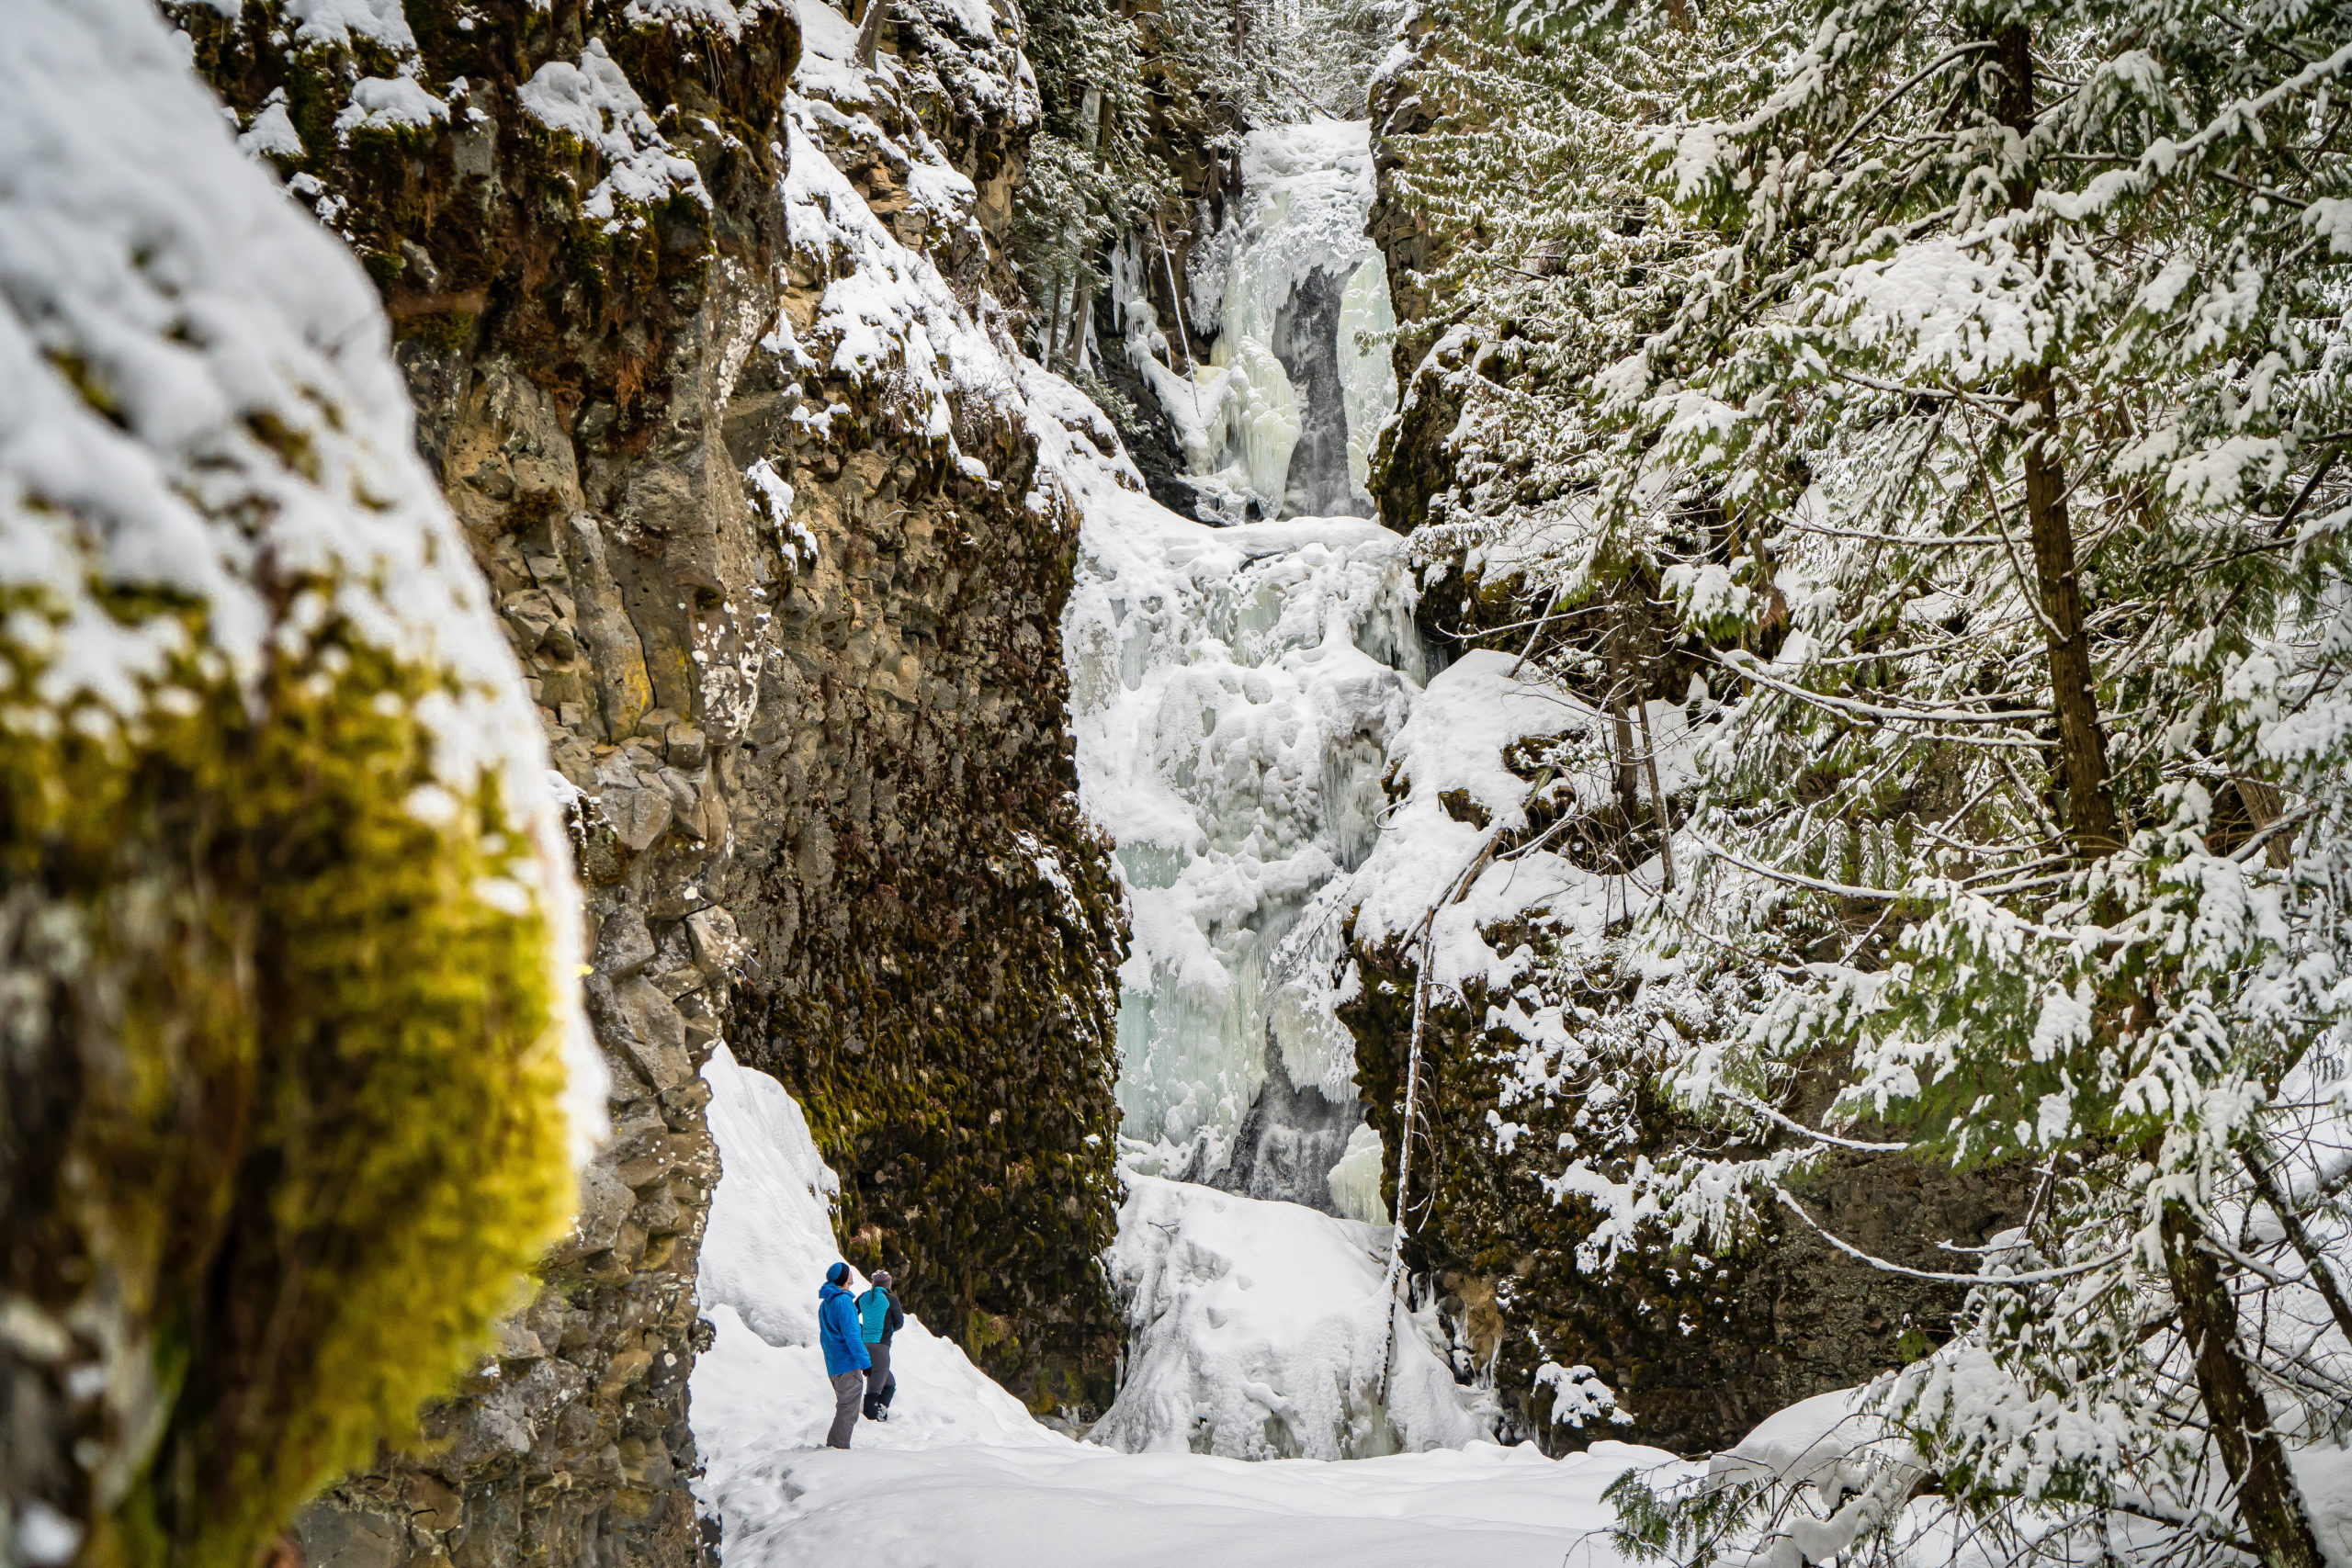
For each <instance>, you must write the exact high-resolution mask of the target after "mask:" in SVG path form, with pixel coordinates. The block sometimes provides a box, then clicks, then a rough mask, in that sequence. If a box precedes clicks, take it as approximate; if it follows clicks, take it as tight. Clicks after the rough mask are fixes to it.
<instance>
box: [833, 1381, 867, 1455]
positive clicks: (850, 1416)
mask: <svg viewBox="0 0 2352 1568" xmlns="http://www.w3.org/2000/svg"><path fill="white" fill-rule="evenodd" d="M832 1384H833V1425H832V1429H831V1430H830V1431H828V1432H827V1433H826V1434H825V1446H826V1447H827V1448H829V1449H845V1448H847V1447H849V1435H850V1434H851V1433H852V1432H854V1431H855V1430H857V1399H858V1395H859V1393H862V1392H863V1391H864V1389H865V1373H864V1372H856V1371H851V1372H835V1373H834V1374H833V1376H832Z"/></svg>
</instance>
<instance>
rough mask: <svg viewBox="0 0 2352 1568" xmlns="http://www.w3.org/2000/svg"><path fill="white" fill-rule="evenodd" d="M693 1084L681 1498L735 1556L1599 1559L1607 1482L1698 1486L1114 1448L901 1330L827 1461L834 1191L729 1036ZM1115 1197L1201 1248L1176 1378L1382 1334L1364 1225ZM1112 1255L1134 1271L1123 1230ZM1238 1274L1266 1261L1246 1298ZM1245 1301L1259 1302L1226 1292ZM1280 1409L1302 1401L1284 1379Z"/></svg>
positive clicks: (1246, 1203) (1607, 1470)
mask: <svg viewBox="0 0 2352 1568" xmlns="http://www.w3.org/2000/svg"><path fill="white" fill-rule="evenodd" d="M703 1076H704V1077H705V1078H706V1079H707V1080H708V1082H709V1083H710V1086H711V1090H712V1100H711V1106H710V1124H711V1133H712V1135H713V1137H714V1138H715V1139H716V1140H717V1142H718V1154H719V1161H720V1165H721V1168H722V1170H723V1172H724V1174H723V1176H722V1178H721V1179H720V1182H719V1186H718V1198H717V1201H716V1202H715V1203H714V1204H713V1206H712V1210H711V1220H710V1228H709V1230H708V1232H707V1235H706V1237H705V1240H704V1245H703V1261H702V1273H701V1281H700V1291H701V1298H702V1305H703V1310H704V1312H705V1314H707V1316H708V1317H709V1318H710V1320H711V1322H712V1324H713V1325H714V1326H715V1327H716V1329H717V1331H718V1339H717V1342H716V1343H715V1344H714V1345H713V1346H712V1348H710V1349H709V1350H708V1351H707V1352H705V1353H704V1354H703V1355H702V1356H701V1357H700V1358H699V1359H697V1361H696V1363H695V1372H694V1381H693V1404H692V1408H693V1419H694V1427H695V1442H696V1444H697V1445H698V1446H699V1447H700V1449H701V1451H702V1457H703V1462H704V1466H705V1473H704V1476H703V1479H702V1481H701V1482H700V1483H698V1485H697V1491H698V1493H699V1495H700V1496H701V1498H702V1501H703V1505H704V1506H705V1507H706V1508H707V1509H708V1510H710V1511H711V1512H712V1513H714V1514H715V1515H716V1516H717V1517H718V1519H719V1520H720V1523H721V1528H722V1531H723V1536H722V1541H721V1549H720V1550H721V1553H722V1555H723V1557H724V1559H725V1560H726V1561H727V1562H729V1564H730V1565H732V1568H794V1565H797V1564H802V1563H808V1564H815V1563H820V1562H841V1561H842V1560H843V1558H844V1555H845V1554H854V1555H855V1556H857V1557H859V1558H862V1559H863V1558H873V1559H876V1560H879V1561H885V1562H890V1563H891V1564H893V1565H894V1568H1060V1565H1063V1564H1068V1565H1069V1568H1097V1565H1099V1564H1102V1563H1104V1562H1119V1563H1121V1564H1125V1565H1129V1568H1152V1565H1156V1564H1167V1565H1169V1568H1198V1565H1200V1564H1202V1563H1207V1562H1215V1563H1216V1564H1217V1565H1218V1568H1296V1565H1297V1564H1300V1563H1303V1562H1347V1563H1350V1564H1351V1565H1356V1568H1387V1565H1390V1564H1394V1565H1395V1568H1453V1565H1455V1564H1459V1565H1461V1568H1519V1565H1521V1564H1523V1565H1525V1568H1559V1565H1560V1564H1561V1563H1563V1562H1568V1563H1570V1564H1572V1565H1573V1568H1614V1565H1615V1563H1616V1562H1617V1561H1618V1560H1617V1558H1616V1555H1615V1553H1614V1552H1612V1551H1611V1550H1610V1548H1609V1546H1608V1543H1607V1541H1606V1540H1605V1538H1604V1537H1602V1536H1600V1535H1597V1534H1594V1533H1593V1532H1595V1531H1600V1530H1603V1529H1606V1527H1607V1526H1608V1524H1609V1523H1610V1520H1611V1509H1610V1508H1609V1506H1608V1505H1606V1504H1605V1503H1603V1502H1602V1501H1601V1499H1600V1494H1601V1492H1602V1490H1603V1489H1604V1488H1606V1487H1607V1486H1608V1485H1609V1484H1610V1483H1611V1482H1612V1481H1614V1480H1615V1479H1616V1478H1617V1477H1618V1476H1619V1475H1621V1474H1623V1472H1625V1471H1626V1470H1628V1469H1631V1468H1635V1467H1640V1468H1643V1469H1651V1468H1654V1467H1658V1466H1664V1467H1667V1468H1666V1469H1665V1471H1664V1472H1662V1474H1663V1475H1664V1476H1665V1477H1670V1478H1679V1477H1682V1476H1685V1475H1690V1474H1695V1473H1697V1467H1695V1466H1689V1465H1683V1464H1680V1463H1679V1462H1678V1461H1675V1460H1674V1459H1673V1457H1672V1456H1671V1455H1668V1454H1665V1453H1661V1452H1658V1451H1657V1450H1649V1449H1637V1448H1633V1447H1630V1446H1627V1445H1623V1444H1615V1443H1603V1444H1600V1445H1597V1446H1596V1447H1595V1448H1594V1449H1593V1450H1592V1451H1591V1452H1589V1453H1588V1454H1584V1455H1581V1456H1578V1457H1577V1458H1573V1459H1568V1460H1562V1461H1553V1460H1547V1459H1545V1458H1544V1457H1543V1455H1541V1454H1539V1453H1537V1452H1536V1451H1535V1450H1533V1449H1532V1448H1513V1449H1507V1448H1501V1447H1498V1446H1496V1445H1494V1444H1492V1443H1485V1442H1476V1441H1471V1442H1468V1443H1467V1445H1466V1446H1465V1447H1464V1448H1461V1449H1453V1450H1449V1449H1437V1450H1431V1451H1429V1452H1423V1453H1411V1454H1396V1455H1392V1456H1390V1457H1386V1458H1375V1459H1360V1460H1353V1461H1336V1460H1334V1461H1320V1460H1313V1459H1297V1460H1272V1461H1263V1462H1259V1463H1250V1462H1246V1461H1240V1460H1234V1459H1225V1458H1219V1457H1216V1456H1212V1455H1208V1454H1200V1453H1193V1452H1189V1451H1184V1450H1182V1446H1181V1444H1180V1445H1179V1446H1178V1451H1175V1452H1152V1453H1120V1452H1114V1451H1113V1450H1110V1449H1107V1448H1104V1447H1103V1446H1100V1445H1098V1444H1096V1443H1092V1442H1076V1441H1073V1440H1071V1439H1070V1438H1069V1437H1066V1436H1064V1435H1063V1434H1061V1433H1058V1432H1056V1431H1054V1430H1051V1429H1050V1428H1048V1427H1044V1426H1042V1425H1040V1424H1038V1423H1037V1422H1035V1421H1034V1420H1032V1419H1031V1418H1030V1417H1029V1416H1028V1413H1027V1412H1026V1411H1024V1410H1023V1408H1022V1406H1021V1404H1020V1403H1019V1402H1018V1401H1016V1400H1015V1399H1013V1398H1012V1395H1011V1394H1008V1393H1005V1392H1004V1391H1003V1390H1002V1389H1001V1388H999V1387H998V1386H997V1385H996V1384H995V1383H993V1382H989V1379H988V1378H987V1376H986V1375H985V1374H983V1373H982V1372H981V1371H979V1370H978V1368H976V1367H974V1366H973V1365H972V1363H971V1362H970V1361H969V1360H968V1359H967V1358H966V1357H965V1355H964V1353H963V1351H962V1350H960V1349H959V1348H956V1346H955V1345H954V1344H953V1343H952V1342H950V1341H948V1340H945V1339H943V1338H940V1337H937V1336H935V1335H933V1334H932V1333H931V1332H929V1331H928V1330H927V1329H925V1328H924V1327H923V1326H922V1324H921V1323H920V1322H919V1321H916V1320H914V1319H912V1318H910V1319H909V1321H908V1323H907V1326H906V1328H905V1329H904V1330H903V1331H901V1333H900V1334H899V1337H898V1339H897V1340H896V1342H895V1344H894V1347H893V1348H894V1352H895V1354H894V1367H895V1370H896V1371H898V1374H899V1396H898V1400H897V1403H896V1404H895V1405H894V1407H893V1409H892V1413H891V1419H890V1420H889V1421H888V1423H887V1424H877V1423H875V1422H870V1421H869V1422H861V1423H860V1424H859V1426H858V1428H857V1434H856V1438H855V1439H854V1446H853V1447H852V1448H851V1449H850V1450H848V1451H847V1452H835V1451H831V1450H826V1449H824V1448H822V1447H821V1446H820V1445H821V1444H822V1442H823V1440H824V1438H823V1434H824V1427H825V1424H826V1422H827V1420H828V1419H830V1417H831V1408H832V1404H831V1391H830V1389H829V1388H828V1387H827V1385H826V1382H825V1378H824V1364H823V1358H822V1354H821V1352H820V1351H819V1349H818V1348H817V1344H816V1337H817V1317H816V1299H817V1298H816V1291H817V1282H818V1281H819V1280H820V1279H821V1278H822V1277H823V1274H824V1270H825V1268H826V1266H827V1265H828V1264H830V1263H831V1261H832V1260H833V1259H834V1258H835V1257H836V1256H837V1253H836V1252H835V1250H834V1245H833V1235H832V1229H831V1217H830V1213H829V1211H828V1206H827V1205H828V1199H829V1196H830V1194H831V1193H832V1192H833V1191H835V1190H837V1183H836V1182H835V1180H834V1179H833V1176H832V1173H831V1171H829V1170H827V1169H826V1168H825V1165H824V1162H823V1160H822V1159H821V1158H820V1156H819V1155H818V1152H817V1148H816V1145H815V1144H814V1143H813V1142H812V1141H811V1140H810V1137H809V1125H808V1122H807V1121H806V1120H805V1119H804V1118H803V1117H802V1115H801V1113H800V1108H799V1107H798V1106H797V1104H795V1103H794V1102H793V1100H792V1098H791V1096H790V1095H789V1094H787V1093H786V1091H785V1089H784V1087H783V1086H782V1085H781V1084H778V1083H777V1082H776V1081H775V1079H774V1078H771V1077H767V1076H766V1075H765V1074H763V1073H759V1072H755V1071H752V1070H750V1069H748V1068H745V1067H741V1066H738V1065H737V1064H736V1062H735V1060H734V1058H733V1057H732V1056H731V1055H729V1054H728V1053H727V1051H726V1050H725V1049H724V1047H722V1048H721V1049H720V1050H719V1051H718V1053H717V1055H715V1056H714V1058H713V1060H712V1061H711V1063H710V1065H709V1066H708V1067H707V1068H706V1069H705V1071H704V1075H703ZM1129 1207H1130V1210H1131V1211H1133V1212H1134V1218H1135V1219H1136V1222H1137V1224H1139V1226H1140V1228H1141V1230H1142V1231H1145V1232H1153V1233H1156V1231H1157V1225H1156V1224H1155V1221H1160V1222H1167V1223H1172V1224H1174V1226H1175V1232H1176V1234H1175V1235H1174V1236H1173V1237H1171V1240H1170V1249H1171V1250H1172V1251H1177V1252H1181V1253H1182V1256H1183V1257H1185V1258H1191V1259H1194V1260H1197V1261H1204V1262H1205V1261H1206V1260H1209V1259H1214V1261H1213V1262H1206V1267H1205V1269H1204V1272H1205V1273H1206V1274H1208V1275H1209V1276H1211V1277H1210V1278H1207V1279H1203V1280H1188V1279H1187V1278H1186V1269H1187V1265H1186V1264H1183V1263H1170V1262H1168V1261H1166V1260H1162V1261H1161V1262H1160V1264H1159V1270H1160V1274H1159V1278H1160V1281H1161V1282H1160V1284H1159V1287H1158V1289H1159V1291H1160V1292H1162V1295H1161V1296H1160V1297H1156V1298H1155V1299H1156V1300H1162V1301H1163V1302H1164V1305H1165V1306H1166V1309H1167V1310H1168V1311H1169V1312H1170V1313H1171V1314H1182V1315H1184V1316H1188V1317H1190V1316H1197V1317H1198V1318H1199V1320H1200V1324H1199V1326H1198V1328H1197V1330H1196V1331H1195V1332H1194V1333H1193V1334H1191V1335H1189V1336H1187V1337H1186V1339H1185V1340H1184V1343H1186V1344H1187V1345H1188V1346H1189V1348H1191V1349H1192V1351H1193V1353H1194V1355H1195V1357H1196V1359H1195V1360H1194V1361H1193V1363H1191V1366H1190V1368H1189V1370H1190V1371H1193V1373H1196V1374H1198V1373H1202V1372H1205V1373H1206V1375H1207V1378H1208V1383H1207V1386H1208V1387H1209V1389H1210V1390H1211V1391H1212V1393H1221V1392H1229V1391H1230V1390H1233V1389H1238V1388H1239V1387H1241V1386H1242V1384H1243V1383H1244V1382H1247V1381H1249V1379H1248V1374H1249V1373H1250V1371H1251V1370H1252V1369H1255V1370H1257V1371H1260V1372H1261V1373H1263V1374H1264V1375H1265V1376H1267V1377H1271V1378H1274V1379H1280V1378H1283V1377H1284V1376H1288V1375H1291V1374H1292V1373H1294V1372H1303V1371H1309V1370H1312V1369H1315V1368H1318V1367H1319V1368H1323V1369H1325V1370H1327V1371H1329V1372H1330V1374H1331V1375H1333V1376H1334V1377H1335V1378H1344V1377H1346V1376H1348V1375H1350V1373H1349V1368H1348V1365H1347V1363H1346V1360H1345V1357H1346V1356H1347V1355H1348V1354H1349V1353H1350V1352H1351V1350H1352V1352H1353V1353H1354V1354H1356V1355H1357V1356H1359V1357H1361V1356H1362V1354H1363V1344H1362V1343H1360V1342H1361V1341H1362V1340H1363V1333H1362V1332H1361V1330H1362V1328H1363V1325H1351V1323H1350V1322H1349V1321H1347V1320H1348V1309H1349V1307H1350V1305H1351V1304H1352V1305H1354V1306H1355V1307H1356V1308H1358V1309H1359V1315H1364V1316H1366V1318H1367V1321H1368V1322H1369V1321H1376V1315H1377V1314H1376V1311H1375V1312H1374V1313H1372V1314H1363V1313H1362V1312H1361V1309H1362V1308H1363V1307H1366V1306H1374V1307H1376V1302H1371V1301H1367V1300H1366V1296H1367V1291H1369V1292H1371V1293H1373V1294H1374V1295H1376V1292H1377V1290H1378V1284H1379V1279H1378V1269H1377V1266H1376V1264H1374V1263H1373V1262H1372V1261H1371V1259H1370V1258H1369V1257H1368V1256H1367V1255H1366V1253H1365V1251H1364V1248H1365V1247H1367V1246H1368V1245H1369V1244H1370V1242H1371V1241H1372V1239H1373V1238H1374V1236H1375V1235H1376V1234H1377V1232H1376V1229H1375V1227H1373V1226H1368V1225H1356V1224H1351V1223H1350V1222H1347V1221H1343V1220H1336V1219H1333V1218H1331V1217H1330V1216H1329V1215H1325V1214H1318V1213H1313V1212H1311V1211H1309V1210H1306V1209H1301V1208H1299V1207H1297V1206H1296V1205H1295V1204H1284V1203H1261V1202H1256V1201H1252V1200H1250V1199H1246V1198H1238V1197H1234V1196H1231V1195H1228V1194H1224V1193H1216V1192H1211V1191H1209V1190H1206V1189H1203V1188H1190V1187H1184V1186H1183V1185H1182V1184H1180V1183H1174V1182H1165V1181H1158V1180H1154V1179H1150V1178H1142V1179H1138V1182H1137V1187H1136V1196H1135V1197H1134V1198H1133V1199H1131V1201H1130V1204H1129ZM1171 1216H1172V1220H1171V1218H1170V1217H1171ZM1122 1256H1123V1257H1137V1258H1140V1261H1141V1263H1142V1265H1143V1266H1144V1267H1146V1268H1149V1267H1151V1260H1150V1259H1149V1258H1148V1255H1147V1254H1138V1253H1137V1251H1136V1243H1134V1242H1133V1240H1132V1238H1130V1239H1129V1240H1127V1241H1123V1243H1122ZM1243 1269H1255V1270H1258V1271H1259V1272H1258V1274H1257V1275H1255V1276H1247V1277H1249V1278H1250V1280H1251V1288H1249V1289H1245V1287H1244V1286H1243V1284H1242V1282H1241V1281H1242V1279H1243V1278H1244V1277H1245V1276H1244V1275H1243V1273H1242V1270H1243ZM860 1288H863V1281H860ZM1259 1292H1262V1295H1261V1297H1260V1300H1261V1302H1262V1303H1264V1304H1263V1305H1262V1306H1256V1307H1255V1308H1254V1310H1253V1305H1252V1304H1244V1303H1248V1301H1249V1298H1250V1296H1252V1295H1255V1294H1258V1293H1259ZM1335 1316H1336V1317H1337V1318H1338V1319H1340V1321H1339V1322H1338V1323H1336V1324H1335V1322H1334V1321H1333V1320H1334V1318H1335ZM1220 1319H1221V1321H1220ZM1374 1333H1375V1334H1376V1330H1374ZM1170 1343H1171V1344H1172V1343H1176V1342H1175V1341H1170ZM1333 1344H1337V1345H1338V1347H1339V1349H1338V1351H1337V1352H1336V1353H1337V1354H1338V1355H1339V1356H1340V1360H1339V1361H1338V1362H1337V1363H1334V1362H1333V1361H1332V1359H1331V1357H1332V1355H1333V1354H1334V1352H1333V1350H1332V1349H1331V1346H1332V1345H1333ZM1375 1348H1376V1347H1375ZM1270 1355H1271V1357H1272V1359H1271V1360H1270V1361H1266V1360H1260V1359H1256V1358H1264V1357H1268V1356H1270ZM1419 1357H1420V1358H1421V1361H1420V1362H1419V1365H1420V1367H1421V1371H1420V1372H1419V1374H1400V1386H1404V1387H1413V1386H1416V1385H1414V1384H1413V1383H1412V1382H1410V1378H1411V1377H1412V1376H1414V1375H1419V1376H1420V1377H1422V1378H1428V1377H1430V1375H1432V1374H1434V1375H1435V1376H1436V1377H1438V1378H1442V1376H1443V1374H1442V1368H1439V1367H1437V1366H1436V1365H1435V1358H1434V1355H1433V1353H1432V1352H1431V1351H1430V1349H1429V1348H1427V1347H1426V1346H1425V1345H1423V1346H1420V1347H1419ZM1404 1364H1405V1365H1407V1366H1412V1365H1415V1364H1416V1363H1413V1362H1411V1361H1410V1360H1408V1361H1406V1362H1405V1363H1404ZM1358 1370H1359V1371H1361V1365H1360V1364H1359V1367H1358ZM1130 1382H1131V1386H1134V1385H1135V1384H1136V1383H1137V1382H1141V1383H1142V1385H1143V1386H1146V1387H1149V1388H1153V1389H1156V1390H1157V1389H1164V1388H1165V1387H1166V1386H1167V1384H1166V1382H1165V1380H1161V1379H1159V1378H1157V1377H1156V1375H1155V1374H1153V1373H1151V1372H1150V1371H1148V1370H1147V1369H1143V1368H1138V1369H1137V1371H1136V1374H1135V1376H1134V1377H1132V1378H1131V1380H1130ZM1447 1386H1449V1387H1450V1386H1451V1385H1450V1383H1449V1384H1448V1385H1447ZM1419 1391H1420V1393H1419V1396H1436V1395H1437V1390H1436V1389H1435V1388H1434V1387H1432V1386H1430V1385H1428V1384H1426V1383H1423V1384H1420V1385H1419ZM1267 1392H1268V1393H1272V1389H1271V1388H1269V1389H1268V1390H1267ZM1275 1397H1277V1398H1282V1397H1283V1396H1281V1395H1276V1396H1275ZM1288 1397H1289V1398H1290V1399H1292V1400H1305V1399H1308V1398H1311V1397H1314V1395H1313V1393H1311V1391H1310V1390H1309V1389H1307V1388H1306V1387H1305V1386H1304V1385H1301V1386H1298V1387H1296V1388H1295V1389H1293V1391H1292V1392H1291V1393H1290V1395H1289V1396H1288ZM1464 1422H1465V1425H1464V1436H1466V1435H1467V1434H1468V1432H1469V1431H1470V1430H1471V1428H1470V1427H1468V1426H1467V1421H1466V1417H1464Z"/></svg>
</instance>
